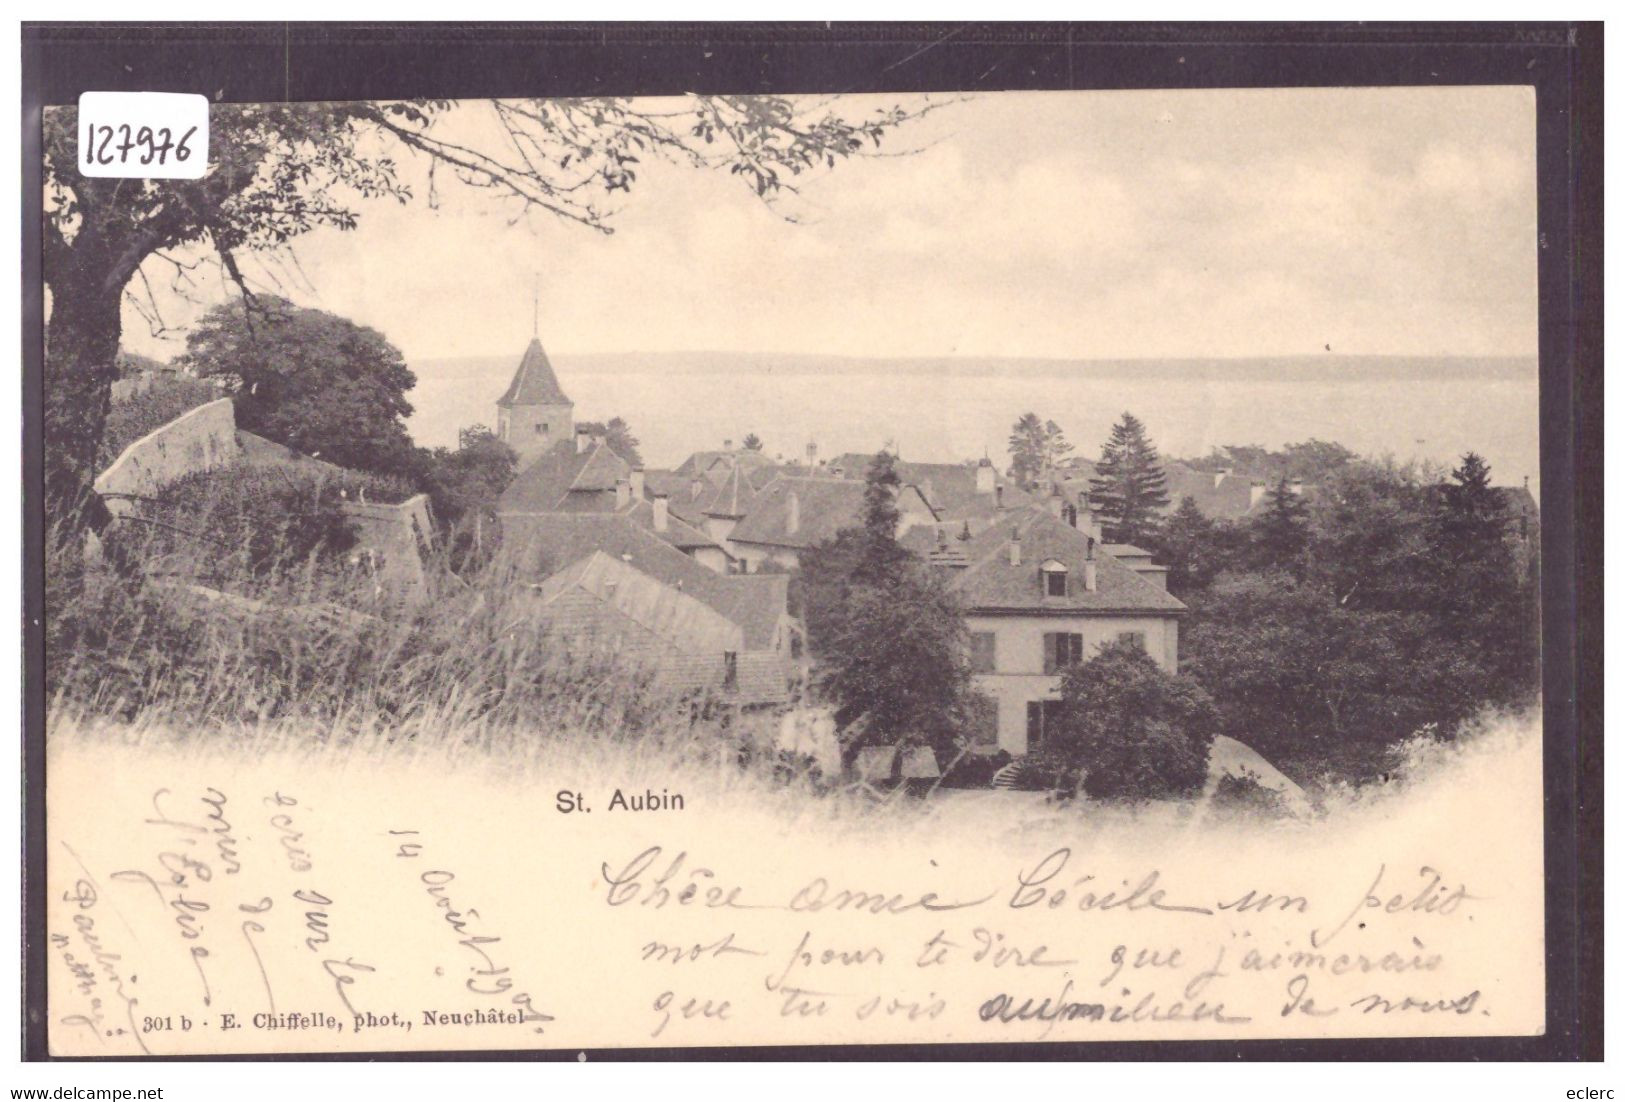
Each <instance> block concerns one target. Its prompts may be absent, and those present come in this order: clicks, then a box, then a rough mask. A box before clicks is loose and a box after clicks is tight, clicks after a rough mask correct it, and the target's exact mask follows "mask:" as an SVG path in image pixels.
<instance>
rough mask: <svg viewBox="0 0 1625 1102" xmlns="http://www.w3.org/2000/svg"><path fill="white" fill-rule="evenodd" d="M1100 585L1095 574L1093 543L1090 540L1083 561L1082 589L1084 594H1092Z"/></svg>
mask: <svg viewBox="0 0 1625 1102" xmlns="http://www.w3.org/2000/svg"><path fill="white" fill-rule="evenodd" d="M1099 585H1100V579H1099V578H1098V577H1097V576H1096V574H1095V541H1094V540H1093V539H1090V541H1089V550H1088V552H1087V553H1086V554H1085V555H1084V559H1083V588H1084V590H1085V592H1088V593H1093V592H1094V591H1095V590H1096V589H1097V588H1098V587H1099Z"/></svg>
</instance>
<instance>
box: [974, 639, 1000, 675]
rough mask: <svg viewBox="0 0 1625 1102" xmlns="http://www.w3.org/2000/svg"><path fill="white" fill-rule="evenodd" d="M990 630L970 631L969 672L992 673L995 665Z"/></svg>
mask: <svg viewBox="0 0 1625 1102" xmlns="http://www.w3.org/2000/svg"><path fill="white" fill-rule="evenodd" d="M995 638H996V637H995V636H994V634H993V633H992V632H991V631H973V632H971V633H970V670H971V673H992V672H993V670H994V667H995V665H996V664H997V663H996V661H995V654H996V652H995V647H994V639H995Z"/></svg>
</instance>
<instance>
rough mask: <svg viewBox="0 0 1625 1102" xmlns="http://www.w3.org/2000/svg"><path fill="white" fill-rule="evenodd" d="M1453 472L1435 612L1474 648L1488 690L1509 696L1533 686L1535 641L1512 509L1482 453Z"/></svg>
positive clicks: (1438, 524) (1442, 508) (1446, 491)
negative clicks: (1511, 538)
mask: <svg viewBox="0 0 1625 1102" xmlns="http://www.w3.org/2000/svg"><path fill="white" fill-rule="evenodd" d="M1450 474H1451V481H1449V482H1447V483H1445V484H1444V486H1443V487H1441V490H1440V494H1439V507H1438V514H1437V517H1436V519H1435V523H1434V554H1433V558H1434V563H1433V566H1434V571H1435V577H1436V582H1435V588H1436V592H1435V597H1434V601H1433V604H1434V611H1435V612H1436V614H1438V615H1439V616H1440V617H1441V619H1442V621H1443V623H1444V625H1445V629H1446V631H1447V632H1448V633H1449V634H1450V636H1451V637H1452V638H1454V639H1455V640H1456V641H1457V643H1458V645H1460V646H1462V647H1463V648H1470V649H1472V650H1474V651H1476V653H1477V655H1478V659H1479V667H1480V671H1481V673H1482V675H1483V676H1484V678H1485V679H1486V681H1485V689H1484V692H1485V694H1486V695H1487V696H1489V697H1490V698H1492V699H1510V698H1512V697H1514V696H1515V695H1516V694H1517V693H1518V692H1519V691H1520V690H1521V689H1523V688H1525V687H1528V684H1529V682H1530V680H1531V678H1530V671H1531V670H1533V669H1534V668H1535V662H1534V660H1533V654H1534V650H1535V646H1536V644H1535V640H1534V639H1533V638H1531V634H1530V631H1529V624H1528V618H1527V617H1526V616H1525V615H1524V606H1525V598H1526V594H1525V593H1524V592H1523V585H1524V579H1523V578H1522V575H1521V572H1520V570H1519V569H1518V565H1517V560H1516V558H1515V556H1514V555H1513V551H1512V547H1511V544H1510V543H1509V542H1508V538H1507V535H1508V528H1509V526H1510V524H1511V520H1512V518H1511V514H1510V512H1509V510H1508V508H1507V504H1506V499H1505V498H1504V497H1503V496H1502V495H1501V493H1500V491H1498V490H1496V489H1495V487H1493V486H1491V485H1490V468H1489V465H1488V464H1487V463H1485V462H1484V460H1483V458H1482V457H1481V456H1479V455H1477V454H1476V453H1474V452H1468V453H1467V454H1466V455H1464V456H1462V459H1461V466H1459V467H1457V468H1456V469H1455V470H1453V471H1451V472H1450Z"/></svg>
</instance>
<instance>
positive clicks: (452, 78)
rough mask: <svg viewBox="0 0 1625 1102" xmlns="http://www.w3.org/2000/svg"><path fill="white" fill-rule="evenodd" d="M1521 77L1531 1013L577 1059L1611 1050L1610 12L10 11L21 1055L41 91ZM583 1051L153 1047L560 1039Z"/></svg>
mask: <svg viewBox="0 0 1625 1102" xmlns="http://www.w3.org/2000/svg"><path fill="white" fill-rule="evenodd" d="M1393 85H1410V86H1451V85H1457V86H1461V85H1524V86H1529V87H1532V88H1533V89H1534V92H1535V108H1536V163H1537V203H1538V233H1539V250H1540V251H1539V268H1538V271H1539V277H1538V282H1539V326H1540V356H1539V359H1540V432H1541V467H1540V472H1541V487H1542V494H1541V502H1540V505H1541V536H1542V545H1541V562H1542V648H1543V651H1542V654H1543V660H1542V661H1543V689H1544V697H1543V700H1544V717H1543V719H1544V743H1543V747H1544V767H1545V778H1544V780H1545V792H1546V804H1545V814H1546V822H1545V829H1546V837H1545V878H1546V882H1545V889H1546V910H1545V936H1546V941H1545V945H1546V1029H1545V1033H1544V1034H1543V1035H1541V1036H1536V1037H1483V1038H1464V1039H1451V1038H1418V1039H1355V1040H1351V1039H1340V1040H1332V1039H1326V1040H1281V1041H1271V1040H1248V1041H1154V1042H1106V1041H1102V1042H1033V1043H1001V1044H959V1043H954V1044H927V1045H895V1046H870V1045H860V1046H848V1045H830V1046H823V1045H818V1046H811V1045H797V1046H762V1047H727V1048H604V1049H593V1050H588V1052H587V1053H586V1057H587V1058H589V1059H592V1060H627V1061H634V1060H669V1059H692V1060H783V1059H801V1060H807V1059H816V1060H859V1059H863V1060H870V1059H882V1060H900V1059H908V1060H963V1059H975V1060H992V1059H1014V1060H1045V1061H1048V1060H1073V1059H1080V1058H1082V1059H1089V1060H1140V1061H1145V1060H1158V1061H1161V1060H1219V1059H1224V1060H1236V1059H1247V1060H1325V1059H1340V1060H1509V1059H1517V1060H1574V1059H1586V1060H1595V1059H1600V1058H1601V1056H1602V1038H1603V1032H1602V1018H1603V1008H1602V963H1603V944H1602V858H1603V840H1602V815H1603V812H1602V785H1603V770H1602V760H1603V748H1602V599H1601V589H1602V554H1601V548H1602V478H1603V476H1602V320H1601V318H1602V315H1601V310H1602V295H1601V290H1602V233H1601V224H1602V25H1601V24H1600V23H1595V24H1589V23H1584V24H1582V23H1576V24H1558V23H1539V24H1522V23H1519V24H1508V23H1493V24H1454V23H1453V24H1437V23H1432V24H1394V23H1387V24H1359V25H1341V24H1310V23H1275V24H1258V23H1245V24H1238V23H1230V24H1221V23H1184V24H1167V23H1115V24H1087V25H1085V24H1031V23H1006V24H978V23H966V24H948V23H865V24H833V25H831V24H824V23H650V24H636V23H633V24H626V23H622V24H598V23H557V24H515V23H484V24H428V23H305V24H284V23H275V24H272V23H204V24H157V23H116V24H115V23H97V24H91V23H80V24H64V23H25V24H24V25H23V29H22V135H23V147H22V195H23V202H22V226H21V230H22V246H23V248H22V254H23V259H22V287H23V294H22V362H23V380H22V396H23V418H24V436H23V443H24V448H23V480H24V481H23V486H24V494H23V512H24V515H23V530H24V541H25V548H24V555H23V570H24V577H23V588H24V601H23V615H24V684H23V698H24V699H23V716H22V719H23V739H22V746H21V757H22V768H23V781H24V784H23V788H22V797H23V808H22V811H23V827H24V832H25V834H24V847H23V860H24V877H23V885H22V905H23V920H24V944H23V946H22V949H23V967H24V982H23V986H22V1000H23V1008H22V1009H23V1015H22V1021H23V1038H22V1045H23V1056H24V1058H25V1059H28V1060H52V1059H61V1058H57V1057H52V1056H50V1055H49V1053H48V1051H47V1037H46V1034H47V1024H48V1020H49V1018H48V1008H47V1005H46V982H45V980H46V972H45V961H46V939H45V922H46V899H45V895H44V893H45V865H46V861H47V860H48V857H47V852H46V840H45V792H46V776H45V746H44V735H45V704H46V701H45V688H44V676H43V674H44V657H45V656H44V645H45V643H44V630H43V619H42V618H43V613H44V512H43V503H42V500H41V493H40V488H41V483H42V471H43V442H42V436H41V430H42V401H43V383H42V376H43V363H44V317H43V282H42V276H43V273H42V269H41V243H42V224H43V223H42V219H43V175H42V173H43V170H42V161H41V119H42V111H43V109H44V108H45V107H46V106H48V105H57V104H71V103H75V102H77V100H78V97H79V94H80V93H81V92H85V91H169V92H202V93H205V94H207V95H208V96H209V97H210V99H211V100H218V101H223V102H273V101H284V100H304V101H336V100H370V99H393V98H415V97H427V98H437V99H471V98H472V99H478V98H492V97H506V96H520V95H523V96H564V95H568V96H598V95H615V96H653V95H670V94H679V93H684V92H700V93H705V92H712V93H721V92H731V93H763V94H767V93H772V94H799V93H831V92H840V93H854V94H857V93H870V92H884V93H891V94H907V93H925V92H978V91H984V92H994V91H1016V90H1025V91H1037V90H1106V89H1201V88H1291V87H1296V88H1307V87H1375V86H1393ZM578 1053H579V1050H578V1049H576V1048H571V1049H568V1050H562V1049H544V1050H534V1051H532V1050H507V1049H499V1050H482V1051H473V1052H433V1051H422V1052H411V1053H386V1052H372V1053H363V1052H356V1053H329V1054H322V1055H318V1056H310V1055H299V1054H282V1055H277V1056H271V1057H263V1056H225V1057H217V1056H180V1057H151V1058H150V1059H155V1060H187V1061H190V1060H238V1059H253V1060H263V1059H272V1060H312V1059H315V1060H346V1061H360V1060H431V1059H433V1060H446V1061H458V1060H461V1061H478V1060H490V1059H493V1058H502V1059H514V1060H518V1059H538V1060H573V1059H577V1058H578Z"/></svg>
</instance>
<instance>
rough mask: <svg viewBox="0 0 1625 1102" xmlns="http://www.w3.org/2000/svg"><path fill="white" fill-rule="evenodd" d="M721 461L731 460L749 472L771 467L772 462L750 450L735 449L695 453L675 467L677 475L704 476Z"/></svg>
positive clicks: (761, 454)
mask: <svg viewBox="0 0 1625 1102" xmlns="http://www.w3.org/2000/svg"><path fill="white" fill-rule="evenodd" d="M723 460H731V461H732V462H733V463H734V464H736V465H738V466H743V467H748V468H750V469H751V470H756V469H759V468H763V467H772V466H773V460H771V459H769V458H768V457H767V456H766V455H764V454H763V453H761V452H759V451H755V450H753V449H751V448H737V449H735V450H734V451H726V450H720V449H719V450H717V451H705V452H695V453H694V454H693V455H690V456H689V457H688V458H687V459H685V460H683V462H682V463H681V464H680V465H679V466H678V467H677V473H678V474H705V473H706V472H707V471H710V470H711V469H712V468H713V467H715V466H716V465H717V463H719V462H721V461H723Z"/></svg>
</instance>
